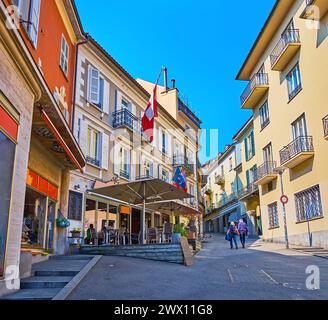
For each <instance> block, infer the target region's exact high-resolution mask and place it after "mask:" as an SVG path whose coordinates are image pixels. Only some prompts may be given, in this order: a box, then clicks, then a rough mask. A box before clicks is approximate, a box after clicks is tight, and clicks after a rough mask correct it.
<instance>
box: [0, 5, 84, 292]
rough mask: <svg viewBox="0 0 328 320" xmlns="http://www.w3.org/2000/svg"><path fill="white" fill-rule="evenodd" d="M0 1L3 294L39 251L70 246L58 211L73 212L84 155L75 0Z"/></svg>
mask: <svg viewBox="0 0 328 320" xmlns="http://www.w3.org/2000/svg"><path fill="white" fill-rule="evenodd" d="M0 9H1V10H0V31H1V32H0V34H1V37H0V73H1V79H0V152H1V153H2V154H6V157H1V159H0V170H1V172H5V173H6V176H5V178H4V179H2V181H0V190H2V191H3V192H1V199H0V200H1V201H0V206H1V217H0V296H1V295H3V294H7V293H8V290H11V289H10V288H9V289H8V283H7V280H6V279H7V278H8V277H11V279H12V277H13V276H14V280H15V279H16V278H17V279H16V280H17V281H18V282H19V278H21V277H24V276H29V273H30V265H31V263H32V260H33V259H34V258H35V257H37V256H38V253H39V256H40V257H41V253H44V252H49V253H59V254H62V253H65V251H66V249H67V237H68V236H69V234H68V229H67V228H65V227H63V226H61V225H60V224H59V223H58V218H62V219H60V220H63V219H65V217H67V210H68V189H69V179H70V171H71V170H76V169H78V170H80V171H82V170H83V167H84V166H85V158H84V155H83V153H82V151H81V149H80V147H79V145H78V144H77V142H76V140H75V138H74V136H73V133H72V131H71V127H72V125H71V124H72V119H73V113H74V110H73V105H74V103H73V100H74V99H73V96H74V85H75V65H76V50H77V46H78V43H79V42H83V39H84V33H83V30H82V27H81V24H80V20H79V17H78V15H77V12H76V8H75V5H74V1H72V0H12V1H9V0H1V1H0ZM15 268H16V269H19V271H20V272H18V271H17V270H16V269H15ZM8 270H9V271H8ZM15 270H16V271H17V272H16V271H15Z"/></svg>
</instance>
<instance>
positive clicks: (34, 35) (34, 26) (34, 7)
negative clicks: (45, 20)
mask: <svg viewBox="0 0 328 320" xmlns="http://www.w3.org/2000/svg"><path fill="white" fill-rule="evenodd" d="M31 1H32V2H31V9H30V17H29V18H30V19H29V21H30V24H29V27H28V34H29V36H30V38H31V40H32V42H33V45H34V47H36V46H37V42H38V30H39V19H40V4H41V0H31Z"/></svg>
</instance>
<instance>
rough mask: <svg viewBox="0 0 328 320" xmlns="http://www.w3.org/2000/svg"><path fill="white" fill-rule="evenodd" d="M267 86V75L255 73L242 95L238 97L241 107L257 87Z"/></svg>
mask: <svg viewBox="0 0 328 320" xmlns="http://www.w3.org/2000/svg"><path fill="white" fill-rule="evenodd" d="M265 85H269V76H268V74H267V73H256V74H255V75H254V76H253V77H252V79H251V80H250V81H249V83H248V85H247V87H246V88H245V90H244V92H243V94H242V95H241V97H240V102H241V104H242V105H243V104H244V103H245V101H246V100H247V99H248V97H249V96H250V94H251V93H252V91H253V90H254V88H255V87H257V86H265Z"/></svg>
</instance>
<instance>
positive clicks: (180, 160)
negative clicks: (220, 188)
mask: <svg viewBox="0 0 328 320" xmlns="http://www.w3.org/2000/svg"><path fill="white" fill-rule="evenodd" d="M172 165H173V166H174V167H179V166H182V167H184V168H185V169H187V170H188V171H189V172H190V173H193V172H194V171H195V165H194V164H192V163H190V161H189V159H188V158H187V157H185V156H184V155H174V156H173V158H172Z"/></svg>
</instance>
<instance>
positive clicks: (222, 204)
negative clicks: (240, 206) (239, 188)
mask: <svg viewBox="0 0 328 320" xmlns="http://www.w3.org/2000/svg"><path fill="white" fill-rule="evenodd" d="M238 198H239V192H234V193H232V194H230V195H228V196H227V195H223V196H222V199H221V200H220V201H219V202H217V203H216V205H215V209H221V208H223V207H225V206H227V205H229V204H231V203H233V202H236V201H238Z"/></svg>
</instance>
